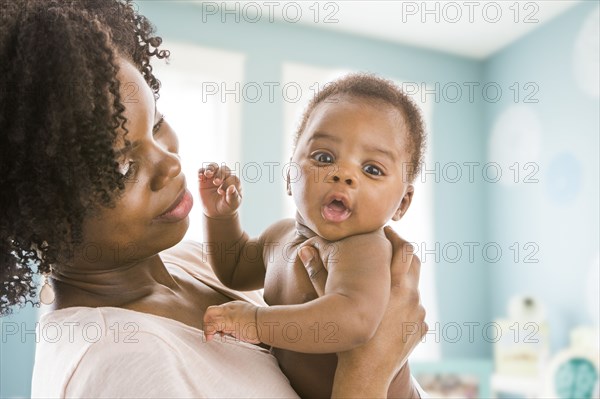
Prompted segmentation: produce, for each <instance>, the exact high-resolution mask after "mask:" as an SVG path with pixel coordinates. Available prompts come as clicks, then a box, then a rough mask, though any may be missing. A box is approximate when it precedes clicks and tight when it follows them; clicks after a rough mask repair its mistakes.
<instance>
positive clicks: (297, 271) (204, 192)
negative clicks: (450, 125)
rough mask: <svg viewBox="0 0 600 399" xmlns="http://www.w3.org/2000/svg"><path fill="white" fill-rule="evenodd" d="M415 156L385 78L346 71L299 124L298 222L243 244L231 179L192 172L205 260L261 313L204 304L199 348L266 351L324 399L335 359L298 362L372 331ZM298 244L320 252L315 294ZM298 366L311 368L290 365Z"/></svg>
mask: <svg viewBox="0 0 600 399" xmlns="http://www.w3.org/2000/svg"><path fill="white" fill-rule="evenodd" d="M423 147H424V129H423V122H422V119H421V115H420V113H419V110H418V108H417V107H416V106H415V105H414V104H413V103H412V101H411V100H410V99H409V98H408V97H407V96H406V95H405V94H404V93H403V92H402V91H401V90H400V89H399V88H397V87H396V86H395V85H394V84H393V83H391V82H390V81H387V80H384V79H381V78H378V77H374V76H371V75H364V74H353V75H349V76H346V77H344V78H342V79H339V80H337V81H335V82H332V83H331V84H328V85H327V86H326V87H325V88H324V90H323V91H321V92H320V93H319V94H318V95H317V96H316V97H315V98H314V99H313V100H312V101H311V103H310V104H309V106H308V108H307V109H306V111H305V113H304V115H303V118H302V122H301V124H300V127H299V129H298V131H297V133H296V137H295V140H294V151H293V156H292V162H291V165H293V166H294V168H290V171H289V172H288V175H287V191H288V194H289V195H291V196H292V197H293V199H294V201H295V203H296V207H297V213H296V219H295V220H293V219H287V220H281V221H279V222H277V223H275V224H273V225H272V226H270V227H269V228H267V229H266V230H265V231H264V232H263V233H262V235H260V237H258V238H256V239H252V238H249V237H248V235H247V234H246V233H245V232H244V231H243V230H242V228H241V226H240V222H239V218H238V213H237V210H238V207H239V206H240V202H241V187H240V181H239V179H238V178H237V177H236V176H234V175H233V174H231V171H230V170H229V169H228V168H227V167H224V166H223V167H220V168H219V167H218V166H217V165H216V164H211V165H210V166H209V167H207V168H203V169H200V171H199V180H200V197H201V199H202V203H203V206H204V214H205V216H206V217H205V231H206V237H207V244H208V245H207V248H208V250H207V255H208V260H209V263H210V264H211V265H212V267H213V269H214V271H215V274H216V275H217V277H218V278H219V279H220V280H221V282H222V283H223V284H225V285H226V286H228V287H230V288H232V289H236V290H241V291H244V290H255V289H259V288H263V287H264V299H265V301H266V302H267V303H268V304H269V305H270V306H268V307H257V306H254V305H251V304H248V303H246V302H241V301H235V302H229V303H226V304H223V305H220V306H212V307H210V308H209V309H208V310H207V311H206V313H205V315H204V330H205V334H206V337H207V339H208V340H210V339H211V338H212V337H213V336H214V334H216V333H225V334H231V335H233V336H235V337H237V338H239V339H241V340H244V341H247V342H252V343H260V342H262V343H263V344H266V345H269V346H272V347H273V348H275V349H274V353H275V355H276V356H277V358H278V361H279V362H280V365H281V367H282V369H283V370H284V372H286V374H287V375H288V377H289V378H290V382H291V383H292V386H293V387H294V388H297V387H299V385H298V384H296V383H295V381H303V382H304V384H303V386H306V385H310V384H307V380H311V379H312V380H314V389H313V390H312V391H310V392H308V391H306V392H298V393H299V394H300V395H301V396H303V397H304V396H329V394H330V393H331V384H332V382H333V372H334V370H335V355H334V356H333V357H332V356H329V358H324V357H326V355H307V354H316V353H319V354H325V353H336V352H341V351H346V350H349V349H352V348H354V347H357V346H359V345H362V344H364V343H366V342H367V341H368V340H369V339H370V338H371V337H372V336H373V334H374V333H375V331H376V329H377V327H378V325H379V323H380V322H381V319H382V317H383V314H384V311H385V309H386V305H387V302H388V298H389V292H390V270H389V265H390V262H391V256H392V250H391V244H390V242H389V241H388V240H387V239H386V237H385V235H384V233H383V226H384V225H385V224H386V223H387V222H388V221H389V220H390V219H392V220H399V219H400V218H402V216H403V215H404V214H405V213H406V211H407V209H408V207H409V206H410V204H411V201H412V198H413V193H414V187H413V185H412V184H411V183H412V182H413V180H414V178H415V176H416V175H417V174H418V171H419V165H420V163H421V158H422V154H423ZM307 245H314V246H316V247H317V248H318V249H319V255H320V257H321V258H322V261H323V264H324V265H325V267H326V269H327V272H328V277H327V283H326V286H325V291H324V293H323V295H322V296H320V297H319V296H318V295H317V293H316V291H315V289H314V288H313V285H312V284H311V282H310V278H309V276H308V275H307V273H306V269H305V268H304V266H302V263H301V261H300V260H299V259H298V256H300V255H299V254H298V252H299V250H300V248H301V247H304V246H307ZM303 256H305V254H303ZM298 352H300V353H298ZM302 362H309V363H311V364H312V365H313V366H311V367H303V368H301V367H297V365H298V363H302ZM307 369H308V371H307Z"/></svg>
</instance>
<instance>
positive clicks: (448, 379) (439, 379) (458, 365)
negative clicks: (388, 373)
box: [410, 359, 493, 399]
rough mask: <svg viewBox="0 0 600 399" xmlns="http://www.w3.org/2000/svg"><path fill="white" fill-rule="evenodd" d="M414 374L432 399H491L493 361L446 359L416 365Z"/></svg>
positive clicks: (413, 366) (411, 365)
mask: <svg viewBox="0 0 600 399" xmlns="http://www.w3.org/2000/svg"><path fill="white" fill-rule="evenodd" d="M410 368H411V372H412V374H413V375H414V377H415V378H416V380H417V381H418V382H419V384H420V385H421V387H422V388H423V390H425V392H427V394H428V396H429V397H431V398H466V399H471V398H473V399H475V398H489V397H490V385H489V383H490V375H491V373H492V368H493V364H492V362H491V361H489V360H472V359H468V360H467V359H444V360H442V361H436V362H426V363H422V362H414V363H412V362H411V364H410Z"/></svg>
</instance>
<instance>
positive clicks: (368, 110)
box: [305, 95, 409, 147]
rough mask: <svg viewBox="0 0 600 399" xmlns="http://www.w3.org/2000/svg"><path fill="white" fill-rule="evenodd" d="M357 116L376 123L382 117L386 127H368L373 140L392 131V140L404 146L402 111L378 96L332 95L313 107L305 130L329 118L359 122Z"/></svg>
mask: <svg viewBox="0 0 600 399" xmlns="http://www.w3.org/2000/svg"><path fill="white" fill-rule="evenodd" d="M361 119H365V120H367V121H368V120H374V121H375V123H378V122H380V121H382V120H385V121H386V122H387V123H385V124H384V125H387V126H388V127H389V128H388V129H384V130H381V129H379V130H378V129H368V128H366V129H365V131H368V133H369V135H370V136H372V138H373V139H374V140H375V139H377V138H376V137H375V136H377V135H378V134H386V135H388V134H390V133H391V134H392V135H393V137H395V138H396V140H395V141H396V143H397V144H398V145H399V146H401V147H406V145H407V142H408V141H409V132H408V124H407V123H406V118H405V116H404V112H403V111H402V110H401V109H400V108H399V107H398V106H396V105H394V104H391V103H389V102H387V101H384V100H381V99H378V98H367V97H356V96H348V95H336V96H331V97H328V98H326V99H325V100H324V101H322V102H320V103H319V104H317V105H316V106H315V108H314V109H313V111H312V112H311V115H310V117H309V118H308V121H307V125H306V129H305V131H313V130H315V128H318V126H319V125H323V124H327V123H328V122H332V121H340V120H348V121H353V122H354V123H361V122H362V121H361Z"/></svg>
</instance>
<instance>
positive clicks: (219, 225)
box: [198, 164, 265, 291]
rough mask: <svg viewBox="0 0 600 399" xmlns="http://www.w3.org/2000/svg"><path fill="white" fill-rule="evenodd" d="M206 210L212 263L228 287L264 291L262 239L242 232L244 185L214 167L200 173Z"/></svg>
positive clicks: (212, 165)
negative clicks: (240, 217)
mask: <svg viewBox="0 0 600 399" xmlns="http://www.w3.org/2000/svg"><path fill="white" fill-rule="evenodd" d="M198 179H199V186H200V198H201V199H202V204H203V206H204V232H205V236H206V255H207V257H208V263H209V264H210V265H211V267H212V268H213V271H214V272H215V274H216V276H217V277H218V278H219V280H220V281H221V282H222V283H223V284H224V285H225V286H227V287H229V288H232V289H235V290H239V291H250V290H255V289H259V288H262V287H263V284H264V279H265V266H264V262H263V256H262V252H263V249H262V248H263V244H262V240H261V239H251V238H250V237H249V236H248V234H247V233H246V232H244V231H243V230H242V226H241V224H240V220H239V216H238V212H237V209H238V208H239V206H240V203H241V199H242V196H241V184H240V180H239V179H238V178H237V176H234V175H232V174H231V171H230V170H229V168H228V167H226V166H223V167H221V168H219V166H218V165H217V164H211V165H209V166H208V167H207V168H202V169H200V170H199V171H198Z"/></svg>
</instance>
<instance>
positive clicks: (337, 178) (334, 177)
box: [333, 175, 352, 186]
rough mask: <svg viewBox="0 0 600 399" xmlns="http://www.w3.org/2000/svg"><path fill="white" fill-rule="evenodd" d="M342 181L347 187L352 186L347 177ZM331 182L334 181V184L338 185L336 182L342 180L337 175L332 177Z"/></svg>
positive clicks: (350, 180)
mask: <svg viewBox="0 0 600 399" xmlns="http://www.w3.org/2000/svg"><path fill="white" fill-rule="evenodd" d="M343 180H344V182H345V183H346V184H347V185H349V186H351V185H352V179H351V178H349V177H348V178H346V179H343ZM333 181H334V182H336V183H338V182H340V181H342V178H340V177H339V176H338V175H334V176H333Z"/></svg>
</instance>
